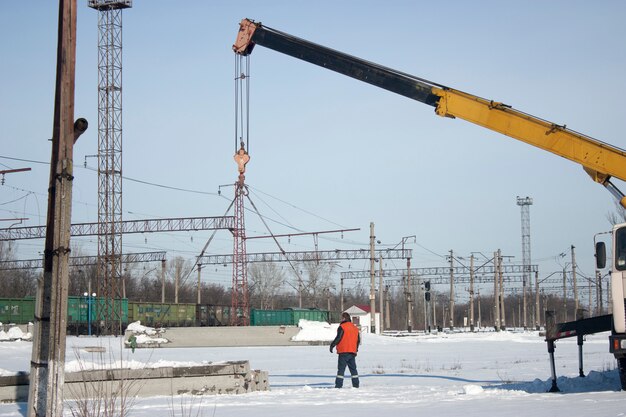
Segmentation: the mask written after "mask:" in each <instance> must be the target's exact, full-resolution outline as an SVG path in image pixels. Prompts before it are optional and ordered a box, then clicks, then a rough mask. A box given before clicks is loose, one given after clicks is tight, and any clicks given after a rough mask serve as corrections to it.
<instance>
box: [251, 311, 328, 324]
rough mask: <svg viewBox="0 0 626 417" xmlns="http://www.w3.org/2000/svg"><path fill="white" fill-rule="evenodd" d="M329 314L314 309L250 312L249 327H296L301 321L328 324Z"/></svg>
mask: <svg viewBox="0 0 626 417" xmlns="http://www.w3.org/2000/svg"><path fill="white" fill-rule="evenodd" d="M330 318H331V317H330V312H329V311H326V310H319V309H316V308H287V309H284V310H257V309H251V310H250V325H251V326H297V325H298V322H299V321H300V320H301V319H304V320H310V321H323V322H329V320H330Z"/></svg>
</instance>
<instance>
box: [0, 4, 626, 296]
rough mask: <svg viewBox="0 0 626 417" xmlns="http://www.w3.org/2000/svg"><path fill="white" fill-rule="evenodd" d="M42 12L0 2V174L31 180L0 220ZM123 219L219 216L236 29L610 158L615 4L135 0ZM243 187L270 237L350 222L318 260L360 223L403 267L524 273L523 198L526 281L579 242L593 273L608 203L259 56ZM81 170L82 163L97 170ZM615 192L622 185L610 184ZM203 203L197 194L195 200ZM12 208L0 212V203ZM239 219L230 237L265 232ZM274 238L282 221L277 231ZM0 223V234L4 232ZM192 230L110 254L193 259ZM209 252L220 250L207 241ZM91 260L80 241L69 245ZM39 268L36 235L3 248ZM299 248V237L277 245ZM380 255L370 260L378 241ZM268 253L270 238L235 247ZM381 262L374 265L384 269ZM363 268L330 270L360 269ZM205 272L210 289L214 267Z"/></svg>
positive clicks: (222, 241)
mask: <svg viewBox="0 0 626 417" xmlns="http://www.w3.org/2000/svg"><path fill="white" fill-rule="evenodd" d="M86 3H87V2H86V1H79V15H78V35H77V36H78V46H77V76H76V117H79V116H82V117H86V118H87V119H88V120H89V122H90V126H91V127H90V129H89V131H88V132H87V133H86V134H85V135H83V136H82V137H81V138H80V140H79V141H78V143H77V144H76V147H75V151H74V154H75V164H76V166H77V169H76V180H75V183H74V194H73V198H74V206H73V207H74V208H73V221H74V222H95V221H96V220H97V194H96V190H97V177H96V173H95V172H94V171H92V170H88V169H82V168H78V167H80V166H82V164H83V163H84V161H85V156H86V155H93V154H96V152H97V129H96V126H97V89H96V88H97V67H96V66H97V17H98V16H97V15H98V13H97V12H96V11H94V10H92V9H89V8H88V7H87V5H86ZM57 13H58V4H57V2H54V1H46V2H40V1H20V2H3V3H2V4H1V5H0V37H1V38H2V39H3V41H2V43H1V44H0V53H1V55H2V59H1V60H0V74H1V75H2V77H0V141H1V142H0V143H1V144H2V146H1V148H0V149H1V150H0V166H1V167H2V168H0V169H10V168H21V167H25V166H29V167H32V171H31V172H28V173H21V174H13V175H10V176H7V177H6V184H5V185H4V186H0V218H8V217H28V218H29V220H28V221H27V222H26V225H39V224H43V223H44V221H45V213H46V202H47V191H46V190H47V184H48V174H49V171H48V166H47V165H45V164H38V163H34V162H22V161H16V160H11V159H7V158H6V157H11V158H21V159H27V160H32V161H43V162H47V161H49V159H50V142H48V139H49V138H50V136H51V131H52V116H53V96H54V79H55V59H56V55H55V54H56V42H57V39H56V36H57V28H56V24H57ZM123 16H124V17H123V34H124V35H123V38H124V40H123V48H124V49H123V57H124V58H123V68H124V70H123V79H124V81H123V89H124V90H123V108H124V113H123V114H124V122H123V128H124V135H123V136H124V150H123V174H124V176H126V177H128V178H133V179H138V180H142V181H147V182H151V183H156V184H163V185H168V186H172V187H179V188H184V189H189V190H198V191H203V192H205V193H206V194H199V193H192V192H182V191H173V190H168V189H164V188H158V187H154V186H148V185H145V184H140V183H137V182H133V181H130V180H125V181H124V185H123V189H124V203H123V211H124V218H125V219H127V220H131V219H143V218H153V217H190V216H219V215H223V214H224V211H225V210H226V208H227V206H228V204H229V202H230V201H229V200H230V199H231V198H232V197H231V194H232V188H230V189H225V190H224V193H226V195H227V196H228V199H226V198H223V197H219V196H217V195H214V194H216V193H217V190H218V186H219V185H221V184H229V183H233V182H234V181H235V180H236V177H237V171H236V165H235V163H234V162H233V160H232V155H233V150H234V149H233V143H234V110H233V108H234V103H233V102H234V100H233V97H234V82H233V77H234V54H233V53H232V52H231V49H230V47H231V45H232V43H233V41H234V39H235V35H236V33H237V29H238V23H239V21H240V20H241V19H242V18H244V17H249V18H252V19H255V20H257V21H262V22H263V23H264V24H266V25H267V26H270V27H273V28H276V29H278V30H281V31H284V32H287V33H290V34H293V35H296V36H299V37H302V38H305V39H307V40H310V41H313V42H316V43H320V44H322V45H326V46H330V47H332V48H334V49H337V50H340V51H344V52H347V53H350V54H352V55H356V56H359V57H362V58H365V59H368V60H370V61H374V62H378V63H380V64H383V65H385V66H388V67H391V68H395V69H398V70H402V71H404V72H407V73H410V74H414V75H416V76H419V77H423V78H427V79H429V80H432V81H435V82H438V83H441V84H445V85H448V86H451V87H455V88H458V89H461V90H464V91H467V92H470V93H473V94H476V95H479V96H482V97H485V98H489V99H493V100H497V101H502V102H504V103H507V104H510V105H512V106H514V107H515V108H517V109H519V110H522V111H525V112H527V113H530V114H533V115H536V116H539V117H542V118H544V119H547V120H550V121H553V122H555V123H559V124H567V126H568V127H569V128H572V129H574V130H577V131H580V132H583V133H585V134H588V135H590V136H592V137H594V138H597V139H599V140H602V141H604V142H608V143H610V144H613V145H615V146H617V147H620V148H626V137H625V136H624V132H623V130H620V129H623V124H624V120H625V116H626V114H625V110H624V104H623V97H625V96H626V82H624V74H626V48H624V39H626V25H624V21H625V19H626V3H624V2H622V1H598V2H589V1H550V2H545V1H525V2H502V1H474V2H468V1H447V2H421V1H388V2H382V1H342V2H337V1H331V0H319V1H315V2H305V1H264V2H258V1H245V0H244V1H237V2H233V1H184V2H172V1H161V0H135V1H134V2H133V8H132V9H129V10H126V11H124V15H123ZM251 65H252V78H251V83H252V84H251V113H250V117H251V138H250V155H251V158H252V159H251V162H250V163H249V164H248V167H247V168H248V171H247V182H248V184H249V185H250V186H251V187H252V189H253V194H252V196H251V197H252V198H253V199H254V200H255V202H256V204H257V206H258V207H259V208H260V210H261V211H262V212H263V214H265V215H266V216H268V217H269V218H272V219H275V220H277V221H278V222H280V223H278V222H273V221H271V222H270V225H271V228H272V231H273V232H274V233H289V232H293V231H296V230H301V231H321V230H329V229H337V228H361V231H360V232H356V233H351V234H346V235H345V236H344V239H343V240H342V239H341V238H340V236H337V239H336V240H327V239H320V249H322V250H330V249H334V248H351V249H356V248H366V247H367V245H368V236H369V223H370V221H373V222H374V223H375V224H376V235H377V239H379V240H381V242H382V244H383V245H391V246H394V245H396V244H397V243H398V242H400V241H401V239H402V237H403V236H409V235H416V237H417V239H416V241H417V243H416V244H413V243H411V244H409V245H408V247H409V248H411V249H413V250H414V259H413V265H414V266H416V267H420V266H424V267H426V266H443V265H445V264H446V261H445V258H444V257H445V255H446V254H447V253H448V251H449V250H450V249H453V250H454V251H455V253H456V254H457V255H458V256H463V257H467V256H469V254H470V253H471V252H482V253H484V254H486V255H488V256H491V254H492V253H493V251H495V250H497V249H498V248H500V249H502V251H503V253H504V254H505V255H508V256H514V257H515V258H514V260H515V261H517V262H521V261H522V255H521V225H520V208H519V207H518V206H517V205H516V196H530V197H532V198H533V199H534V205H533V206H532V207H531V209H530V212H531V242H532V249H531V254H532V259H533V263H538V264H539V265H540V270H541V273H542V275H543V276H545V275H547V274H549V273H551V272H553V271H556V270H559V269H561V265H560V264H559V262H557V260H556V257H557V256H558V255H559V254H560V253H564V252H565V253H567V254H568V257H567V258H565V259H563V260H561V261H560V262H561V264H564V263H565V262H567V261H569V248H570V245H574V246H576V248H577V260H578V264H579V266H580V268H581V269H582V272H583V273H585V274H587V275H592V274H593V257H592V249H593V235H594V234H595V233H597V232H602V231H606V230H608V229H609V228H610V224H609V222H608V220H607V218H606V217H607V213H609V212H612V211H614V210H615V208H614V204H613V200H612V198H611V196H610V195H609V194H608V192H606V191H605V190H604V189H603V188H602V187H601V186H599V185H597V184H595V183H593V182H592V181H591V180H590V179H589V178H588V177H587V176H586V174H585V173H584V172H583V170H582V168H581V167H580V166H578V165H576V164H574V163H571V162H569V161H567V160H565V159H562V158H559V157H556V156H554V155H552V154H549V153H546V152H544V151H541V150H539V149H535V148H532V147H530V146H528V145H525V144H523V143H520V142H517V141H515V140H513V139H510V138H507V137H504V136H501V135H499V134H496V133H493V132H490V131H488V130H485V129H483V128H480V127H477V126H474V125H471V124H469V123H467V122H464V121H460V120H449V119H443V118H440V117H438V116H436V115H435V114H434V112H433V109H432V108H431V107H429V106H425V105H423V104H421V103H419V102H415V101H411V100H409V99H407V98H404V97H401V96H398V95H394V94H393V93H389V92H387V91H384V90H380V89H377V88H375V87H373V86H370V85H368V84H365V83H362V82H358V81H355V80H352V79H350V78H347V77H345V76H342V75H339V74H335V73H332V72H330V71H327V70H324V69H321V68H318V67H316V66H313V65H311V64H307V63H305V62H302V61H298V60H296V59H293V58H290V57H287V56H283V55H281V54H279V53H277V52H273V51H271V50H268V49H264V48H262V47H258V48H256V49H255V51H254V52H253V54H252V58H251ZM87 164H88V166H90V167H96V160H95V159H94V158H88V159H87ZM618 185H623V184H621V183H619V182H618ZM211 193H213V194H211ZM13 200H16V201H14V202H11V201H13ZM255 217H256V216H255V215H254V214H252V213H250V212H248V213H247V224H248V235H257V234H267V232H266V231H265V230H264V227H263V225H262V224H261V223H260V222H259V221H258V219H256V218H255ZM286 225H290V226H291V228H290V227H287V226H286ZM7 226H8V225H7V224H3V225H2V227H7ZM208 236H209V233H208V232H203V233H176V234H163V235H158V236H157V235H147V236H127V237H125V238H124V244H125V251H127V252H139V251H149V250H168V251H169V252H170V256H178V255H180V256H184V257H189V258H191V257H193V256H194V255H196V254H198V253H199V251H200V249H201V248H202V246H203V244H204V243H205V241H206V239H207V238H208ZM217 238H218V239H217V240H216V242H215V244H214V245H212V246H211V247H210V248H209V251H210V252H211V253H213V254H224V253H229V252H231V251H232V242H231V237H230V235H229V234H228V233H226V232H224V233H220V234H218V236H217ZM73 243H74V244H75V245H78V246H79V247H80V251H81V252H82V253H84V254H96V252H97V244H96V239H86V238H85V239H75V240H73ZM17 245H18V246H17V249H16V250H17V252H18V253H19V258H21V259H28V258H33V257H37V256H38V253H39V252H41V250H42V247H43V241H22V242H19V243H18V244H17ZM284 245H285V246H284V247H285V249H286V250H312V249H313V247H314V245H313V240H312V239H311V238H310V237H307V238H298V239H295V238H294V239H292V240H291V242H287V241H284ZM383 247H388V246H383ZM267 250H271V251H275V250H276V248H275V247H274V246H272V245H270V242H264V243H262V242H260V241H256V242H252V241H250V242H249V243H248V251H249V252H261V251H267ZM401 266H402V262H398V261H396V262H389V263H388V264H387V267H390V268H391V267H401ZM366 267H367V262H366V261H363V262H352V263H345V264H344V265H342V268H343V269H339V270H340V271H342V270H347V269H348V268H350V269H353V270H354V269H357V270H360V269H364V268H366ZM216 269H218V271H217V272H216V271H206V274H207V275H206V276H205V277H203V278H204V279H206V280H207V281H216V282H220V283H225V284H228V283H229V282H230V272H229V271H230V270H228V271H227V270H226V269H225V268H223V267H220V268H216Z"/></svg>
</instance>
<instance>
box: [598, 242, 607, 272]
mask: <svg viewBox="0 0 626 417" xmlns="http://www.w3.org/2000/svg"><path fill="white" fill-rule="evenodd" d="M605 266H606V245H605V244H604V242H597V243H596V268H598V269H603V268H604V267H605Z"/></svg>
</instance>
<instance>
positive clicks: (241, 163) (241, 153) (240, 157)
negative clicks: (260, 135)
mask: <svg viewBox="0 0 626 417" xmlns="http://www.w3.org/2000/svg"><path fill="white" fill-rule="evenodd" d="M234 159H235V162H236V163H237V167H238V169H239V173H240V174H243V173H244V172H246V164H247V163H248V162H249V161H250V155H248V152H246V150H245V148H244V147H243V144H242V145H241V148H239V150H238V151H237V153H236V154H235V156H234Z"/></svg>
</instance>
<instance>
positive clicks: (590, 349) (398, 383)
mask: <svg viewBox="0 0 626 417" xmlns="http://www.w3.org/2000/svg"><path fill="white" fill-rule="evenodd" d="M304 327H305V328H304V329H303V331H302V334H301V335H299V336H300V338H301V339H304V340H315V339H316V338H319V339H325V340H328V338H329V337H331V338H332V335H333V328H330V329H329V328H323V327H324V326H322V327H319V328H313V326H307V325H306V324H304ZM199 331H202V330H201V329H200V330H199ZM316 335H317V336H316ZM329 335H330V336H329ZM607 339H608V335H607V334H599V335H594V336H590V337H588V338H587V340H586V342H585V345H584V349H585V372H586V373H587V374H588V376H587V377H586V378H580V377H578V376H577V375H578V357H577V345H576V340H575V338H574V339H571V340H562V341H559V342H558V343H557V350H556V360H557V373H558V375H559V380H558V385H559V388H560V389H561V391H562V392H561V393H557V394H551V393H546V391H547V390H548V388H549V387H550V368H549V362H548V354H547V348H546V343H545V342H544V341H543V338H541V337H540V336H539V335H538V333H537V332H519V333H512V332H500V333H495V332H484V333H454V334H444V333H442V334H439V335H416V336H407V337H390V336H378V335H371V334H365V335H364V337H363V345H362V347H361V349H360V350H359V355H358V357H357V364H358V367H359V374H360V375H361V388H360V389H358V390H357V389H353V388H350V387H349V385H350V382H349V381H350V379H349V378H346V384H345V385H346V386H348V387H344V388H343V389H341V390H335V389H334V388H333V389H324V388H331V387H332V386H333V381H334V375H335V373H336V368H335V367H336V360H337V359H336V354H331V353H330V352H329V351H328V346H294V347H254V348H246V347H229V348H223V347H221V348H167V347H162V348H158V349H138V350H136V351H135V353H134V354H131V353H130V350H128V349H126V350H124V351H123V354H122V355H121V356H123V358H124V360H129V361H132V363H133V364H135V365H136V364H138V363H139V364H145V363H148V362H149V363H151V364H155V363H158V364H162V365H163V366H165V365H168V366H171V365H172V364H176V363H180V364H189V363H190V362H194V363H202V362H220V361H226V360H242V359H247V360H249V361H250V365H251V367H252V368H254V369H262V370H266V371H268V372H269V378H270V384H271V391H268V392H256V393H251V394H246V395H222V396H205V397H196V398H192V397H186V396H182V397H181V396H175V397H151V398H141V399H138V400H137V402H136V403H135V405H134V406H133V408H132V410H131V413H130V415H131V416H134V417H147V416H150V417H155V416H169V415H204V416H219V417H230V416H233V417H234V416H242V415H248V416H255V417H257V416H258V417H264V416H272V417H274V416H278V417H280V416H290V417H292V416H297V417H314V416H315V417H319V416H338V415H339V416H359V417H369V416H371V417H374V416H375V417H379V416H383V415H386V416H394V417H402V416H417V415H434V416H437V417H448V416H450V417H452V416H454V417H459V416H462V417H470V416H481V417H484V416H498V417H507V416H525V415H529V416H533V417H537V416H546V417H547V416H550V417H553V416H568V417H573V416H602V417H607V416H626V392H621V391H620V390H619V388H620V385H619V377H618V375H617V371H616V370H615V360H614V358H613V357H612V355H610V354H609V353H608V340H607ZM85 346H106V347H107V349H109V350H110V351H111V352H118V353H119V352H120V339H115V338H96V337H80V338H76V337H69V338H68V343H67V357H66V358H67V359H66V360H67V365H68V368H70V367H73V366H75V361H76V352H84V351H83V350H82V349H81V347H85ZM30 352H31V343H30V342H25V341H15V342H2V343H0V375H1V374H5V375H6V374H11V373H15V372H19V371H28V366H29V362H30ZM83 354H84V353H83ZM118 358H119V356H118ZM157 366H158V365H157ZM172 403H173V405H172ZM25 408H26V404H23V403H19V404H0V416H20V415H25V414H24V413H25ZM196 412H199V413H200V414H196ZM66 415H70V412H69V409H68V410H67V411H66Z"/></svg>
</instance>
